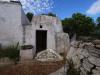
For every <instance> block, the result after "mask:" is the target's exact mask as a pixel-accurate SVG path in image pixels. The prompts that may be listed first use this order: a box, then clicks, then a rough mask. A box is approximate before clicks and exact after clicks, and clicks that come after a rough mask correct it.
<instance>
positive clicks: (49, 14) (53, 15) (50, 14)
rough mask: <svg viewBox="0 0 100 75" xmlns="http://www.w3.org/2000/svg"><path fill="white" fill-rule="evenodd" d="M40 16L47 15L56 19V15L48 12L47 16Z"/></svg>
mask: <svg viewBox="0 0 100 75" xmlns="http://www.w3.org/2000/svg"><path fill="white" fill-rule="evenodd" d="M42 15H48V16H52V17H56V14H54V13H52V12H49V13H47V14H42Z"/></svg>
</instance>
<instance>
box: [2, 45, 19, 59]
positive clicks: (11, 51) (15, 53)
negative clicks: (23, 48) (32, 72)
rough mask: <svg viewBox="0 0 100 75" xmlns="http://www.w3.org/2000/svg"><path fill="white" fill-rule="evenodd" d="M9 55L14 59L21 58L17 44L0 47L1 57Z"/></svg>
mask: <svg viewBox="0 0 100 75" xmlns="http://www.w3.org/2000/svg"><path fill="white" fill-rule="evenodd" d="M3 57H8V58H9V59H11V60H13V61H18V60H19V49H18V44H17V45H11V46H8V47H5V48H1V49H0V58H3Z"/></svg>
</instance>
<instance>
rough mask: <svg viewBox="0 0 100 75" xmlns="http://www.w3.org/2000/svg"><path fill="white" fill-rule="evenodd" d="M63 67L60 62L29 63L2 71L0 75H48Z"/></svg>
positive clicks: (0, 70)
mask: <svg viewBox="0 0 100 75" xmlns="http://www.w3.org/2000/svg"><path fill="white" fill-rule="evenodd" d="M62 66H63V61H59V62H37V61H35V62H29V63H24V64H18V65H14V66H10V67H5V68H1V69H0V75H48V74H50V73H52V72H55V71H57V70H58V69H59V68H61V67H62Z"/></svg>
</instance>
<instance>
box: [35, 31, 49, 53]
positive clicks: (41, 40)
mask: <svg viewBox="0 0 100 75" xmlns="http://www.w3.org/2000/svg"><path fill="white" fill-rule="evenodd" d="M45 49H47V31H46V30H36V53H37V52H40V51H42V50H45Z"/></svg>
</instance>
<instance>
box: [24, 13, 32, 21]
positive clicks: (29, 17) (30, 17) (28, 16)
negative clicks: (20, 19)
mask: <svg viewBox="0 0 100 75" xmlns="http://www.w3.org/2000/svg"><path fill="white" fill-rule="evenodd" d="M26 16H27V18H28V20H29V21H30V22H31V21H32V18H33V14H32V13H30V12H29V13H27V14H26Z"/></svg>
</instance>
